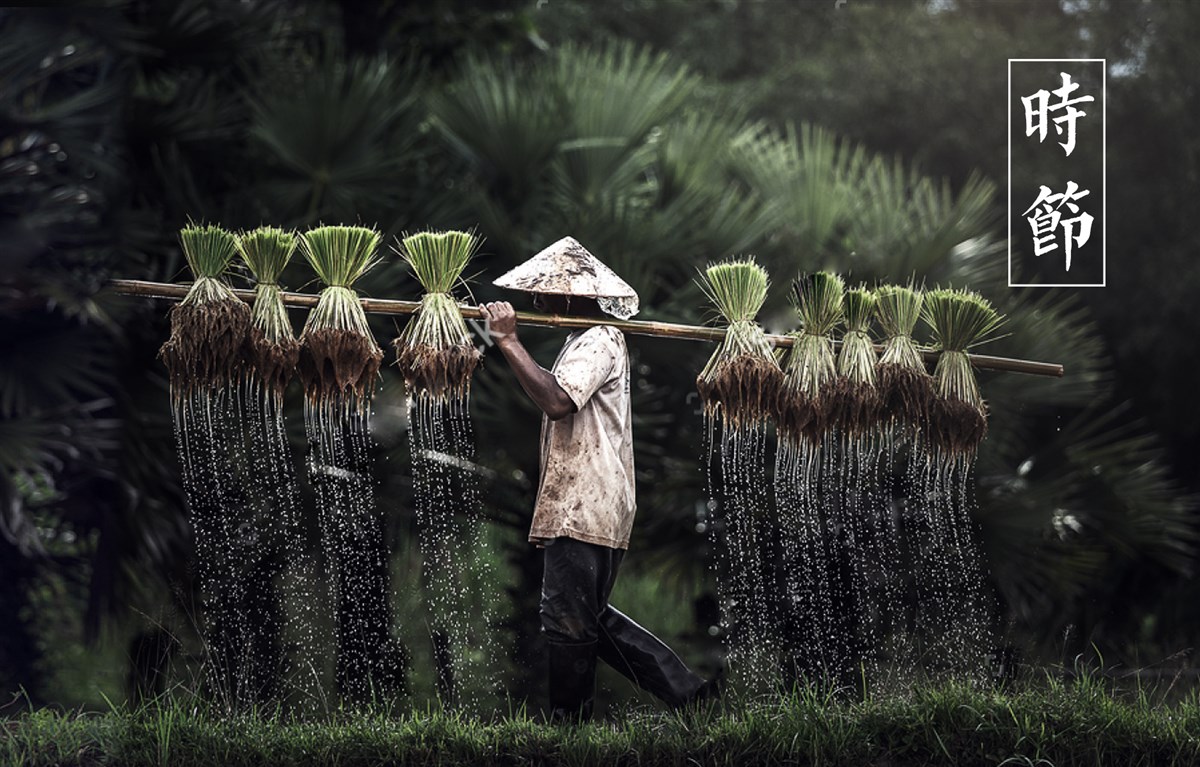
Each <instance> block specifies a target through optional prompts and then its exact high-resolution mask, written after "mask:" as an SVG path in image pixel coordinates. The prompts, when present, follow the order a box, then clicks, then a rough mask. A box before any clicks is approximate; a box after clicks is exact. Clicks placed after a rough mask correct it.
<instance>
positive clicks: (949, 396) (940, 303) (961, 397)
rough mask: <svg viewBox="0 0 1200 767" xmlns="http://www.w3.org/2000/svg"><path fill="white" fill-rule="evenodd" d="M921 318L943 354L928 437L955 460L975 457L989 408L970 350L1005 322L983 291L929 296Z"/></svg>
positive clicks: (948, 290)
mask: <svg viewBox="0 0 1200 767" xmlns="http://www.w3.org/2000/svg"><path fill="white" fill-rule="evenodd" d="M921 316H922V318H923V319H924V320H925V322H926V323H928V324H929V326H930V327H931V328H932V329H933V341H934V345H935V347H936V348H937V349H939V350H940V351H941V354H940V355H939V356H938V362H937V367H936V369H935V370H934V372H933V377H934V386H935V390H936V394H937V396H936V397H935V398H934V400H933V402H932V404H931V407H930V411H929V439H930V440H931V442H932V443H933V446H934V448H936V449H938V450H940V451H942V452H944V453H946V454H949V455H950V456H968V457H969V456H973V455H974V454H975V450H976V449H977V448H978V447H979V443H980V442H982V441H983V438H984V436H986V435H987V406H986V404H985V403H984V401H983V396H982V395H981V394H980V392H979V384H978V382H977V381H976V380H975V371H974V370H972V368H971V360H970V358H968V357H967V353H966V350H967V349H969V348H971V347H972V346H975V345H977V344H980V343H982V342H984V341H986V340H988V337H989V336H991V335H992V334H993V333H995V332H996V330H997V329H998V328H999V327H1000V325H1001V324H1003V322H1004V318H1003V317H1002V316H1001V315H1000V314H999V313H998V312H997V311H996V310H995V309H994V308H993V307H992V305H991V303H989V302H988V301H987V299H985V298H983V297H982V296H980V295H979V294H978V293H974V292H972V291H967V290H954V289H952V288H939V289H937V290H931V291H929V292H928V293H926V294H925V305H924V307H923V309H922V313H921Z"/></svg>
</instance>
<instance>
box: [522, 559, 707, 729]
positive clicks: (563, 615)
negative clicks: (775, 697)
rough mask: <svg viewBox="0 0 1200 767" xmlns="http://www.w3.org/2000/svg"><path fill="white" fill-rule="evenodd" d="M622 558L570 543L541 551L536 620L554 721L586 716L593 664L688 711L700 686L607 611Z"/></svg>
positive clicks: (666, 651) (633, 626) (658, 644)
mask: <svg viewBox="0 0 1200 767" xmlns="http://www.w3.org/2000/svg"><path fill="white" fill-rule="evenodd" d="M624 555H625V552H624V551H623V550H621V549H611V548H608V547H607V546H597V545H596V544H593V543H585V542H584V541H577V540H575V539H573V538H555V539H554V540H552V541H548V542H547V544H546V549H545V563H546V566H545V573H544V575H543V578H542V601H541V616H542V632H543V633H544V634H545V637H546V650H547V656H548V660H549V672H550V677H549V681H550V707H551V710H552V716H553V717H555V718H558V719H562V718H568V719H576V718H583V719H586V718H587V717H589V716H590V715H591V709H592V697H593V694H594V690H595V677H596V659H597V658H599V659H601V660H603V661H604V662H605V663H607V664H608V665H610V666H612V667H613V668H614V669H616V670H617V671H618V672H620V673H621V674H622V675H623V676H625V677H626V678H628V679H629V680H630V681H632V682H633V683H634V684H636V685H638V686H639V687H641V688H642V689H644V690H646V691H647V692H650V693H652V694H653V695H655V696H657V697H658V698H659V699H661V700H662V701H664V702H665V703H667V704H668V705H670V706H681V705H683V704H685V703H687V702H688V701H689V700H691V699H692V698H693V697H694V696H695V695H696V693H697V692H698V691H699V690H700V688H701V686H702V685H703V684H704V680H703V679H702V678H701V677H699V676H697V675H696V674H695V673H693V672H692V671H691V670H690V669H689V668H688V667H687V665H686V664H684V662H683V661H682V660H680V659H679V656H677V655H676V654H675V653H674V652H672V651H671V648H670V647H667V645H666V644H664V643H663V642H662V640H660V639H659V638H658V637H656V636H654V635H653V634H651V633H650V632H649V631H647V630H646V629H644V628H642V627H641V626H639V625H638V624H637V623H635V622H634V621H633V620H631V619H630V618H629V617H627V616H626V615H624V614H623V613H621V612H620V611H619V610H617V609H616V608H615V607H613V606H612V605H610V604H609V603H608V597H609V595H610V594H611V593H612V588H613V583H615V582H616V579H617V570H618V568H619V567H620V565H621V559H622V557H623V556H624Z"/></svg>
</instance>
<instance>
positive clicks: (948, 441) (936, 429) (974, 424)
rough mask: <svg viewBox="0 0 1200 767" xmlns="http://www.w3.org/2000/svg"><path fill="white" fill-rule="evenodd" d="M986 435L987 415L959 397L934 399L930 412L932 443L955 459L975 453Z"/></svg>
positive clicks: (930, 438)
mask: <svg viewBox="0 0 1200 767" xmlns="http://www.w3.org/2000/svg"><path fill="white" fill-rule="evenodd" d="M985 436H987V413H986V412H984V411H981V410H979V409H978V408H976V407H975V406H973V405H971V404H970V403H967V402H964V401H963V400H961V399H958V398H957V397H953V398H944V397H938V398H935V399H934V400H933V402H932V406H931V407H930V410H929V440H930V442H932V443H933V446H934V448H935V449H937V450H939V451H941V452H943V453H947V454H949V455H952V456H959V455H967V456H971V455H974V454H975V451H976V450H977V449H978V447H979V443H980V442H983V438H984V437H985Z"/></svg>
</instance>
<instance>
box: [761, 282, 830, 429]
mask: <svg viewBox="0 0 1200 767" xmlns="http://www.w3.org/2000/svg"><path fill="white" fill-rule="evenodd" d="M845 292H846V286H845V284H844V283H843V282H842V278H841V277H839V276H837V275H836V274H832V273H830V272H817V273H815V274H810V275H807V276H805V277H801V278H799V279H796V280H793V282H792V303H793V305H794V306H795V308H796V313H797V314H798V315H799V316H800V323H801V328H800V330H799V331H796V332H794V333H791V334H790V335H791V337H792V349H791V352H789V353H788V355H787V357H786V359H785V361H784V366H783V370H784V376H783V387H782V389H781V392H780V396H779V399H778V401H777V403H776V421H777V422H778V431H779V435H780V437H781V438H782V439H784V440H789V441H793V442H796V441H799V440H801V439H806V440H808V441H809V442H812V443H814V444H816V443H819V442H820V441H821V437H822V436H823V435H824V433H825V431H826V429H827V428H828V425H829V421H830V409H829V391H830V387H832V386H833V383H834V381H835V380H836V377H837V359H836V357H835V356H834V353H833V340H832V338H831V337H830V336H831V334H832V333H833V331H834V330H835V329H836V328H837V326H838V325H839V324H840V323H841V321H842V316H843V311H844V301H845Z"/></svg>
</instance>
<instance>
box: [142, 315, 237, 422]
mask: <svg viewBox="0 0 1200 767" xmlns="http://www.w3.org/2000/svg"><path fill="white" fill-rule="evenodd" d="M169 317H170V319H171V336H170V338H168V339H167V342H166V343H164V344H163V345H162V348H161V349H159V350H158V356H159V357H160V358H161V359H162V361H163V363H164V364H165V365H166V366H167V371H168V373H169V375H170V381H171V394H172V396H174V397H176V398H179V397H184V396H187V395H189V394H191V393H192V392H194V391H196V390H198V389H199V390H207V389H215V388H220V387H223V386H226V385H227V384H229V383H231V382H233V381H235V380H237V378H238V377H239V376H240V375H241V374H242V373H243V372H244V370H245V364H246V359H245V355H246V343H247V340H246V339H247V334H248V333H249V330H250V307H249V306H248V305H247V304H245V303H243V302H241V301H238V300H236V299H235V300H228V301H207V302H204V303H188V304H177V305H175V306H174V307H172V308H171V312H170V314H169Z"/></svg>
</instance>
